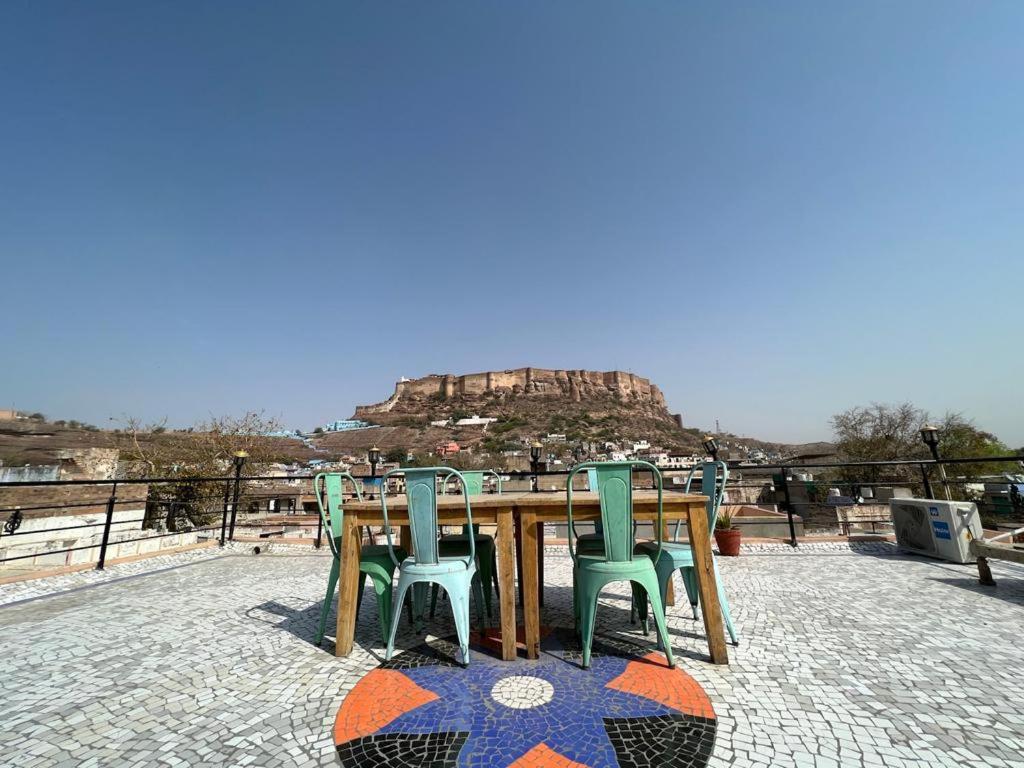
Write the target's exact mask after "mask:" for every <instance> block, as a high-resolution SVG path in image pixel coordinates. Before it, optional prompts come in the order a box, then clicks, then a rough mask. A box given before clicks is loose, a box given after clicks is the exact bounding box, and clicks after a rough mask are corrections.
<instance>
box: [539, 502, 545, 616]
mask: <svg viewBox="0 0 1024 768" xmlns="http://www.w3.org/2000/svg"><path fill="white" fill-rule="evenodd" d="M537 605H539V606H540V607H541V608H543V607H544V521H543V520H538V521H537Z"/></svg>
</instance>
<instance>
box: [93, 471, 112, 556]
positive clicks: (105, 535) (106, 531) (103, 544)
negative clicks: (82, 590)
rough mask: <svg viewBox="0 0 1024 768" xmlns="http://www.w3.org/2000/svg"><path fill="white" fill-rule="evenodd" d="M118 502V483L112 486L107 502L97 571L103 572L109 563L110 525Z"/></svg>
mask: <svg viewBox="0 0 1024 768" xmlns="http://www.w3.org/2000/svg"><path fill="white" fill-rule="evenodd" d="M116 500H117V483H116V482H115V483H114V484H113V485H112V486H110V498H109V499H108V500H107V519H106V521H105V522H104V523H103V539H102V540H101V541H100V559H99V562H97V563H96V570H97V571H102V570H103V566H104V564H105V563H106V561H107V544H108V543H109V542H110V524H111V523H112V522H113V521H114V503H115V502H116Z"/></svg>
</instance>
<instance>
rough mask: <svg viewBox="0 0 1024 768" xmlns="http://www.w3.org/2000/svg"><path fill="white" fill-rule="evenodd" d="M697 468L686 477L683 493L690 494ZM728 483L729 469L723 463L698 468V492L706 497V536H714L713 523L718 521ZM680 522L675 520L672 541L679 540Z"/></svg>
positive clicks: (702, 465) (713, 462)
mask: <svg viewBox="0 0 1024 768" xmlns="http://www.w3.org/2000/svg"><path fill="white" fill-rule="evenodd" d="M696 471H697V468H696V467H694V468H693V469H691V470H690V474H688V475H687V476H686V485H685V487H684V488H683V492H684V493H689V492H690V486H691V484H692V483H693V477H694V474H695V473H696ZM728 481H729V467H728V466H727V465H726V463H725V462H724V461H705V462H704V463H703V464H701V468H700V492H701V494H702V495H704V496H707V497H708V501H707V504H706V509H707V513H708V534H710V535H712V536H714V533H715V523H716V522H717V521H718V511H719V510H720V509H721V508H722V500H723V499H724V498H725V485H726V483H727V482H728ZM680 525H682V521H680V520H676V527H675V530H674V532H673V534H672V538H673V539H678V538H679V527H680Z"/></svg>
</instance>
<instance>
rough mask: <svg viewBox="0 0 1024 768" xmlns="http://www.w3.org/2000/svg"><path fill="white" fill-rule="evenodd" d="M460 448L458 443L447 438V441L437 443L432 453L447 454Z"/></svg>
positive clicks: (456, 451)
mask: <svg viewBox="0 0 1024 768" xmlns="http://www.w3.org/2000/svg"><path fill="white" fill-rule="evenodd" d="M460 450H462V449H461V448H459V444H458V443H456V442H455V441H454V440H449V441H448V442H447V443H438V444H437V445H435V446H434V453H436V454H437V455H438V456H449V455H451V454H453V453H458V452H459V451H460Z"/></svg>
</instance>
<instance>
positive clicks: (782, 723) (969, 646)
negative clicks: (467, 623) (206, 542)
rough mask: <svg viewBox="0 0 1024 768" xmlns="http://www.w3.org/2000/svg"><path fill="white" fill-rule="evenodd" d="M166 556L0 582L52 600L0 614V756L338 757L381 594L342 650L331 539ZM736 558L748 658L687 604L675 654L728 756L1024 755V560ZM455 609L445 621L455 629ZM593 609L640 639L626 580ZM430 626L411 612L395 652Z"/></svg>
mask: <svg viewBox="0 0 1024 768" xmlns="http://www.w3.org/2000/svg"><path fill="white" fill-rule="evenodd" d="M160 560H161V561H162V565H163V570H160V571H156V572H153V573H151V574H150V575H138V573H139V572H140V570H141V569H136V570H132V571H129V572H125V571H120V572H118V568H127V567H134V566H140V565H141V564H140V563H133V564H130V566H123V567H117V568H113V569H111V570H110V571H109V572H108V574H112V575H108V576H106V577H104V578H103V579H102V580H100V581H93V582H89V583H82V584H73V585H72V586H70V587H69V586H68V585H67V583H66V582H60V581H58V579H65V580H66V579H68V578H71V577H56V579H54V580H46V581H47V582H49V581H53V582H54V585H55V586H57V587H58V588H60V589H64V590H65V591H58V592H57V593H56V594H53V595H52V596H43V597H40V596H39V595H41V594H43V593H44V592H45V589H46V587H47V585H46V584H36V585H35V587H34V588H33V589H34V590H35V591H34V592H33V594H31V595H29V594H25V593H24V592H23V591H19V590H23V589H24V588H23V587H22V585H18V584H15V585H7V586H0V600H4V599H5V598H10V595H11V594H18V595H19V596H18V597H15V598H10V599H14V600H24V598H26V597H32V598H35V599H30V600H27V601H24V602H19V603H10V604H8V605H7V606H6V607H3V608H0V647H2V649H3V651H2V654H0V681H2V684H0V687H2V696H0V763H2V764H4V765H11V766H15V765H16V766H19V768H30V767H31V766H90V765H93V766H98V765H103V766H111V765H113V766H147V765H167V766H174V765H180V766H205V765H208V766H214V765H216V766H223V765H230V766H242V765H267V766H271V765H274V766H276V765H297V766H306V765H310V766H311V765H331V766H336V765H337V757H336V754H335V751H334V745H333V742H332V738H331V725H332V723H333V720H334V717H335V714H336V713H337V711H338V708H339V706H340V705H341V702H342V700H343V699H344V697H345V695H346V693H347V692H348V691H349V690H350V689H351V688H352V687H353V686H354V685H355V684H356V683H357V682H358V680H359V679H360V678H361V677H362V676H363V675H364V674H365V673H367V672H368V671H369V670H371V669H373V668H375V667H377V666H378V664H379V663H380V661H381V658H382V655H383V654H382V649H381V648H380V645H379V643H380V640H379V631H378V626H377V616H376V608H375V601H374V600H373V599H372V598H371V597H368V598H367V599H365V600H364V602H363V607H362V613H361V615H360V622H359V631H358V636H357V647H356V649H355V651H354V652H353V654H352V655H351V656H350V657H349V658H347V659H337V658H334V656H332V655H331V652H332V650H333V647H332V646H331V644H330V643H329V642H328V641H325V645H326V646H327V647H326V648H324V649H320V648H317V647H315V646H313V645H312V642H311V639H312V637H313V635H314V632H315V629H316V621H317V618H318V613H319V605H320V603H319V601H320V600H321V599H322V597H323V590H324V587H325V582H326V574H327V569H328V563H329V561H328V559H327V557H326V556H325V555H324V554H314V553H311V552H309V550H290V551H289V550H287V549H284V548H281V549H275V550H274V551H272V552H271V553H264V554H261V555H259V556H253V555H251V554H243V553H242V550H235V551H231V552H224V551H219V552H214V553H213V556H212V557H206V558H200V557H196V556H194V554H193V553H186V554H184V555H181V556H177V557H176V556H169V557H167V558H160ZM143 562H145V561H143ZM149 562H150V563H153V562H154V561H149ZM172 565H180V566H182V567H170V566H172ZM720 567H721V570H722V573H723V576H724V579H725V583H726V589H727V591H728V593H729V596H730V599H731V602H732V608H733V616H734V618H735V620H736V622H737V625H738V628H739V630H740V632H741V635H742V642H741V645H740V647H739V648H732V647H730V660H731V662H732V663H731V664H730V666H728V667H715V666H713V665H711V664H709V663H708V662H707V661H706V657H705V655H704V654H705V653H706V646H705V645H704V638H703V629H702V627H703V625H702V624H701V623H700V622H694V621H692V620H691V618H690V613H689V607H688V606H685V605H682V606H681V605H677V606H675V607H674V608H671V609H670V611H669V624H670V631H671V633H672V634H673V638H674V640H673V647H674V648H675V649H676V655H677V660H678V661H679V663H680V665H681V666H682V667H683V669H685V671H686V672H687V673H688V674H689V675H691V676H692V677H693V678H694V679H695V680H697V682H698V683H699V684H700V685H701V686H703V688H704V690H705V691H706V692H707V694H708V695H709V696H710V698H711V701H712V703H713V705H714V709H715V712H716V714H717V716H718V737H717V743H716V746H715V754H714V757H713V758H712V761H711V765H713V766H726V765H734V766H752V765H760V766H769V765H771V766H801V767H802V766H835V765H864V766H881V765H885V766H915V767H919V768H924V766H936V765H964V766H982V765H984V766H1021V767H1022V768H1024V686H1021V684H1020V675H1021V669H1022V667H1024V646H1022V643H1021V628H1022V627H1024V569H1022V568H1020V567H1017V566H1013V565H1008V564H1003V563H993V572H994V575H995V577H996V580H997V581H998V583H999V586H998V587H997V588H995V589H986V588H982V587H979V586H978V585H977V578H976V575H977V574H976V570H975V568H974V567H973V566H956V565H952V564H948V563H941V562H937V561H930V560H926V559H923V558H918V557H910V556H906V557H905V556H901V555H898V554H897V553H896V550H895V549H894V548H893V547H891V546H890V545H886V544H871V545H863V546H856V547H854V548H851V547H849V546H847V545H844V544H833V543H824V542H822V543H814V544H808V545H805V546H802V547H800V548H799V549H798V550H796V551H792V550H790V549H789V548H788V547H785V546H748V547H746V548H745V550H744V553H743V555H742V556H741V557H740V558H738V559H722V560H721V561H720ZM126 575H129V576H135V577H134V578H124V576H126ZM545 575H546V578H547V579H548V581H549V586H548V588H547V591H546V604H547V608H546V610H545V615H544V617H543V621H544V623H545V624H549V625H568V624H569V623H570V596H571V593H570V589H569V584H570V579H569V567H568V559H567V557H566V556H565V555H564V550H558V549H555V548H552V549H551V551H550V552H549V553H548V560H547V565H546V573H545ZM73 576H79V574H74V575H73ZM676 586H677V590H678V591H679V593H680V594H682V590H681V587H680V585H679V583H678V581H677V585H676ZM74 587H84V588H77V589H75V588H74ZM68 589H70V590H72V591H66V590H68ZM684 602H685V601H684ZM443 613H444V611H442V610H440V608H439V610H438V620H437V621H435V622H433V623H431V624H430V630H431V632H432V633H433V634H435V635H439V636H446V635H449V634H451V633H452V631H453V628H452V626H451V623H450V621H448V620H447V619H441V616H442V614H443ZM333 621H334V615H333V612H332V614H331V617H330V622H331V625H332V626H333ZM597 622H598V632H599V634H602V635H604V636H606V637H608V638H615V637H627V636H628V637H630V638H632V639H634V640H635V639H637V638H638V637H639V631H638V629H637V628H636V627H634V626H632V625H630V624H629V597H628V591H627V589H626V588H625V586H623V587H620V588H617V589H609V590H608V591H606V592H605V593H604V595H603V596H602V602H601V607H600V609H599V612H598V618H597ZM422 640H423V638H417V637H415V636H414V635H412V634H411V633H409V631H408V629H407V628H406V626H405V625H404V624H403V628H402V631H401V632H400V634H399V639H398V647H399V648H409V647H412V646H414V645H417V644H418V643H420V642H422ZM650 642H651V649H652V650H653V635H652V637H651V639H650ZM580 674H586V672H583V671H581V672H580Z"/></svg>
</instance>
